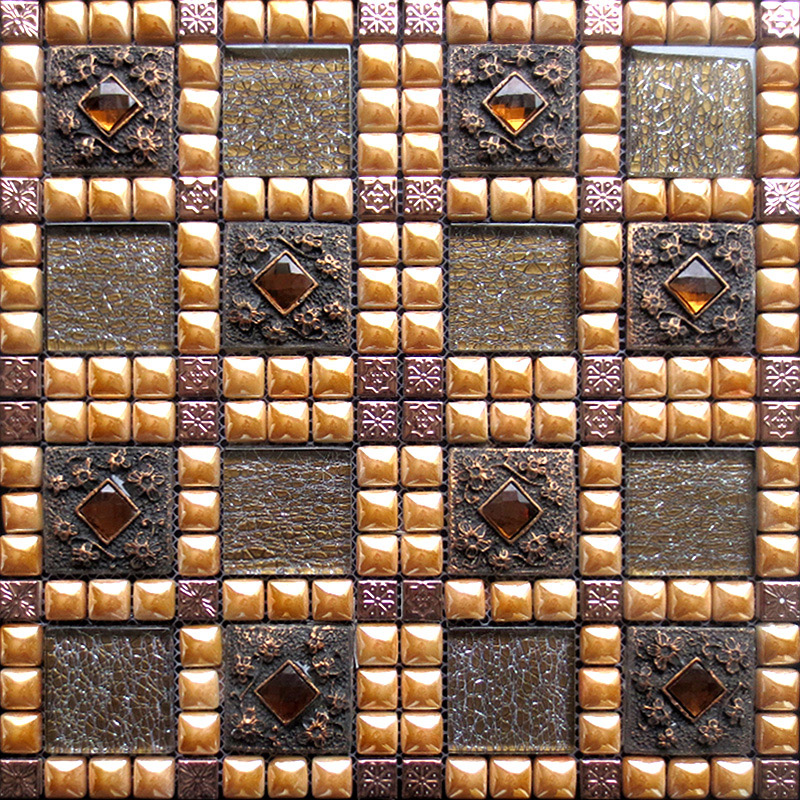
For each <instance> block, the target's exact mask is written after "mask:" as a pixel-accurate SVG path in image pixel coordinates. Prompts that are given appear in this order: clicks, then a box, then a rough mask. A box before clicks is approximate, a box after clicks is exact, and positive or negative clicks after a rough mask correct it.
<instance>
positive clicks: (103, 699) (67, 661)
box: [44, 626, 175, 755]
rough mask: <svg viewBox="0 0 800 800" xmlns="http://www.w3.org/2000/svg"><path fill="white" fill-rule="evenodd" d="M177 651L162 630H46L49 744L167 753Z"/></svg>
mask: <svg viewBox="0 0 800 800" xmlns="http://www.w3.org/2000/svg"><path fill="white" fill-rule="evenodd" d="M174 649H175V646H174V639H173V635H172V633H171V632H170V631H169V630H167V629H165V628H131V627H122V628H120V627H117V628H114V627H111V626H97V627H93V628H67V627H56V626H53V627H51V628H48V630H47V633H46V634H45V641H44V654H45V655H44V659H45V660H44V674H45V678H44V679H45V691H46V693H47V707H46V711H45V726H44V738H45V746H46V747H47V750H48V751H49V752H52V753H59V754H63V755H71V754H75V755H83V754H95V753H96V754H105V753H130V754H139V753H147V754H150V753H167V752H171V751H172V749H173V748H174V746H175V723H174V718H173V693H174V689H173V685H174V679H173V675H172V670H173V664H174V658H175V656H174Z"/></svg>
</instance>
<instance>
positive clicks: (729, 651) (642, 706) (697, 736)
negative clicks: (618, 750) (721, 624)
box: [624, 627, 756, 756]
mask: <svg viewBox="0 0 800 800" xmlns="http://www.w3.org/2000/svg"><path fill="white" fill-rule="evenodd" d="M755 664H756V647H755V634H754V631H753V630H752V629H751V628H735V627H734V628H731V627H729V628H681V627H666V628H644V627H633V628H629V629H628V647H627V648H626V658H625V670H626V679H627V685H628V686H629V689H628V692H627V693H626V698H625V726H624V727H625V731H624V740H625V742H624V746H625V747H626V749H627V750H628V752H635V753H641V754H651V755H656V754H658V755H681V756H688V755H692V756H703V755H706V756H707V755H711V754H726V755H741V753H744V752H747V750H748V748H749V747H750V741H751V738H752V736H753V706H754V693H755V690H754V675H755V672H754V667H755Z"/></svg>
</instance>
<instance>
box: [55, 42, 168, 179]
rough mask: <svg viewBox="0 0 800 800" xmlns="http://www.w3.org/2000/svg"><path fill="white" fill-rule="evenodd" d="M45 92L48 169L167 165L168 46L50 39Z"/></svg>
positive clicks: (135, 169)
mask: <svg viewBox="0 0 800 800" xmlns="http://www.w3.org/2000/svg"><path fill="white" fill-rule="evenodd" d="M46 97H47V103H46V108H47V114H46V119H47V127H46V134H47V135H46V142H47V146H46V151H47V163H48V166H49V169H50V171H51V172H54V173H66V174H88V175H107V174H119V173H120V172H126V173H130V174H135V175H143V174H163V173H164V172H167V173H169V172H170V171H171V169H172V160H173V155H172V154H173V147H172V138H173V130H174V128H173V125H174V123H173V97H174V57H173V51H172V49H170V48H166V47H140V46H138V45H132V46H94V45H88V46H87V45H82V46H74V47H72V46H70V47H54V48H52V49H51V50H50V52H49V58H48V61H47V77H46Z"/></svg>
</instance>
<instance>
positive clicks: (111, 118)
mask: <svg viewBox="0 0 800 800" xmlns="http://www.w3.org/2000/svg"><path fill="white" fill-rule="evenodd" d="M78 106H79V108H80V109H81V110H82V111H83V112H84V113H85V114H86V116H88V117H89V119H90V120H91V121H92V122H93V123H94V124H95V125H96V126H97V127H98V128H99V129H100V130H101V131H102V132H103V133H104V134H106V136H112V135H113V134H115V133H116V132H117V131H118V130H119V129H120V128H121V127H122V126H123V125H125V124H126V123H128V122H130V121H131V119H133V117H134V116H135V115H136V114H137V113H138V112H139V110H140V109H142V108H143V106H142V104H141V103H140V102H139V100H137V99H136V98H135V97H134V96H133V94H131V92H130V91H129V90H128V89H127V88H126V87H125V86H123V85H122V83H120V81H119V79H118V78H117V77H116V76H115V75H106V77H105V78H103V80H101V81H100V83H97V84H95V85H94V86H93V87H92V88H91V89H89V91H88V92H86V94H85V95H84V96H83V97H82V98H81V99H80V100H79V101H78Z"/></svg>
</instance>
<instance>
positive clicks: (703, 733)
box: [697, 719, 725, 745]
mask: <svg viewBox="0 0 800 800" xmlns="http://www.w3.org/2000/svg"><path fill="white" fill-rule="evenodd" d="M697 731H698V736H697V738H698V741H700V743H701V744H706V745H713V744H717V742H719V741H720V740H721V739H722V738H723V737H724V736H725V730H724V729H723V727H722V725H720V724H719V720H718V719H710V720H708V722H706V723H705V724H704V725H701V726H700V727H699V728H698V729H697Z"/></svg>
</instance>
